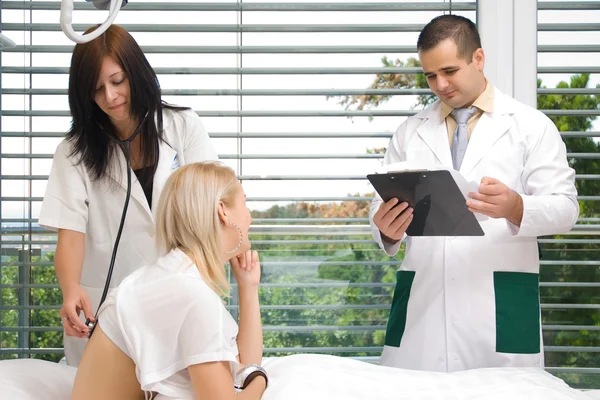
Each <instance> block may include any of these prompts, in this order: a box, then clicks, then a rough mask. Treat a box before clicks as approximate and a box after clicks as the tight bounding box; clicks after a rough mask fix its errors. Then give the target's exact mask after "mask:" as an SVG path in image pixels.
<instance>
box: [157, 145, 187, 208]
mask: <svg viewBox="0 0 600 400" xmlns="http://www.w3.org/2000/svg"><path fill="white" fill-rule="evenodd" d="M179 166H180V160H179V158H178V157H177V151H175V149H173V148H172V147H171V146H169V145H168V144H167V143H166V142H161V144H160V152H159V157H158V166H157V167H156V173H155V174H154V183H153V186H152V214H153V216H154V218H156V208H157V207H158V200H159V198H160V193H161V192H162V189H163V187H164V186H165V183H166V181H167V179H168V178H169V176H171V173H172V172H173V171H175V170H176V169H177V168H179Z"/></svg>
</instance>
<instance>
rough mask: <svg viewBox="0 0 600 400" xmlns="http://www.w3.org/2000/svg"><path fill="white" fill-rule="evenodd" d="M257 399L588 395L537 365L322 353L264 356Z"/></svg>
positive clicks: (491, 399) (574, 399) (516, 399)
mask: <svg viewBox="0 0 600 400" xmlns="http://www.w3.org/2000/svg"><path fill="white" fill-rule="evenodd" d="M264 364H265V368H266V369H267V372H268V374H269V379H270V382H269V383H270V385H269V388H268V389H267V391H266V392H265V395H264V396H263V398H262V400H281V399H285V400H338V399H339V400H404V399H406V400H409V399H410V400H434V399H435V400H438V399H445V400H484V399H485V400H496V399H497V400H520V399H523V400H590V399H591V398H592V397H590V396H588V395H587V394H585V393H584V392H582V391H579V390H576V389H572V388H571V387H569V386H568V385H567V384H566V383H565V382H563V381H562V380H561V379H558V378H556V377H554V376H553V375H551V374H549V373H547V372H545V371H544V370H542V369H538V368H489V369H478V370H470V371H462V372H455V373H439V372H421V371H409V370H402V369H397V368H390V367H382V366H379V365H374V364H369V363H365V362H362V361H356V360H352V359H348V358H341V357H332V356H327V355H313V354H310V355H309V354H307V355H295V356H288V357H282V358H273V359H267V360H266V361H265V363H264Z"/></svg>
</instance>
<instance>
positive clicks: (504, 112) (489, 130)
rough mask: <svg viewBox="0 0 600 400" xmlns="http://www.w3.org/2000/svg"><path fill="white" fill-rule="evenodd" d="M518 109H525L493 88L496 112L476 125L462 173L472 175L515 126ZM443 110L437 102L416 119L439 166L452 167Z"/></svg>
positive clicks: (485, 116) (439, 102) (487, 115)
mask: <svg viewBox="0 0 600 400" xmlns="http://www.w3.org/2000/svg"><path fill="white" fill-rule="evenodd" d="M519 106H520V107H523V106H521V105H520V104H519V103H517V101H516V100H514V99H513V98H511V97H509V96H506V95H505V94H503V93H502V92H501V91H499V90H498V88H496V87H494V111H493V112H484V113H483V114H482V115H481V118H480V119H479V122H477V125H476V126H475V129H474V130H473V133H472V135H471V139H470V141H469V146H468V147H467V152H466V153H465V157H464V159H463V162H462V165H461V167H460V173H461V174H463V175H464V176H467V175H469V173H470V172H471V171H472V170H473V168H475V166H476V165H477V164H478V163H479V161H481V159H482V158H483V157H484V156H485V155H486V154H487V152H488V151H489V150H490V149H491V148H492V146H493V145H494V143H496V141H498V139H500V138H501V137H502V136H503V135H504V134H505V133H506V132H508V130H509V128H510V127H511V124H512V120H511V116H512V114H514V113H515V112H516V110H517V108H518V107H519ZM440 107H441V101H440V100H437V101H436V102H435V103H433V104H432V105H431V106H430V107H428V108H426V109H425V110H423V111H421V112H419V113H417V114H416V115H415V116H414V118H417V119H419V120H421V121H420V123H419V126H418V127H417V134H418V135H419V136H420V137H421V139H422V140H423V141H424V142H425V143H426V144H427V146H429V148H430V149H431V151H432V152H433V153H434V154H435V156H436V157H437V159H438V161H439V162H440V164H442V165H444V166H445V167H448V168H452V156H451V154H450V147H449V146H448V132H447V128H446V121H445V120H444V121H441V122H440V118H439V116H440Z"/></svg>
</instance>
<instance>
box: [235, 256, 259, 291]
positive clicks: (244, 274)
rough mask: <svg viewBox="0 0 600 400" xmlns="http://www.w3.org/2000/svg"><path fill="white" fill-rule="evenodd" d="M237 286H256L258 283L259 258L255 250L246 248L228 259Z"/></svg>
mask: <svg viewBox="0 0 600 400" xmlns="http://www.w3.org/2000/svg"><path fill="white" fill-rule="evenodd" d="M229 263H230V264H231V269H232V271H233V275H234V276H235V280H236V281H237V283H238V285H239V286H251V287H258V285H259V283H260V260H259V259H258V252H257V251H256V250H254V251H253V250H248V251H247V252H245V253H242V254H240V255H238V256H236V257H233V258H232V259H231V260H229Z"/></svg>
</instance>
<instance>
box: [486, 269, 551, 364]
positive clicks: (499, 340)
mask: <svg viewBox="0 0 600 400" xmlns="http://www.w3.org/2000/svg"><path fill="white" fill-rule="evenodd" d="M494 291H495V296H496V351H497V352H498V353H514V354H538V353H539V352H540V284H539V274H532V273H525V272H505V271H502V272H501V271H496V272H494Z"/></svg>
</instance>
